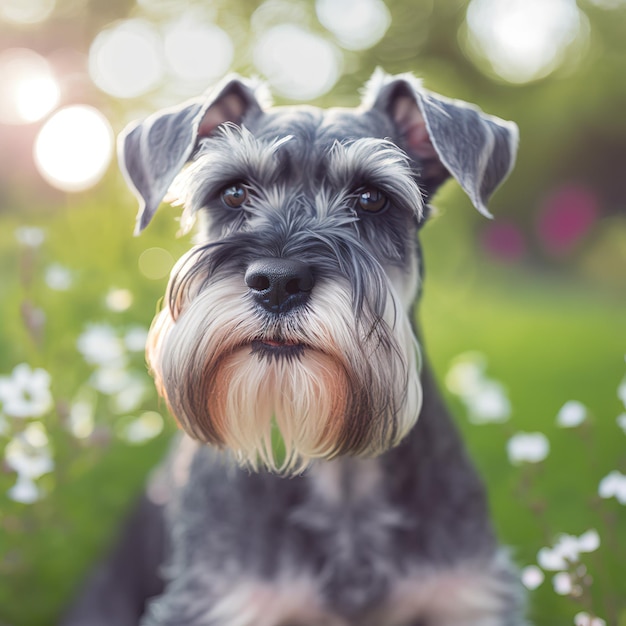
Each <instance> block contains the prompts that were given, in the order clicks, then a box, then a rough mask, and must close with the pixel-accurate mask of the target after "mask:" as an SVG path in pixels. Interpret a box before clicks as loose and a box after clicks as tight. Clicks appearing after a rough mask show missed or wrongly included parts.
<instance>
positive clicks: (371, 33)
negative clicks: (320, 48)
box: [315, 0, 391, 50]
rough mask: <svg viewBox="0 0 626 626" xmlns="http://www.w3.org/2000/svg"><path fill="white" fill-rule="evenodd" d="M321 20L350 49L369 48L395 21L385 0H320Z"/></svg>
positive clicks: (317, 9) (318, 5) (318, 9)
mask: <svg viewBox="0 0 626 626" xmlns="http://www.w3.org/2000/svg"><path fill="white" fill-rule="evenodd" d="M315 10H316V12H317V17H318V19H319V21H320V23H321V24H322V25H323V26H324V27H326V28H327V29H328V30H329V31H330V32H331V33H333V35H335V37H336V38H337V40H338V41H339V43H340V45H341V46H343V47H344V48H346V49H348V50H365V49H366V48H371V47H372V46H373V45H375V44H376V43H378V42H379V41H380V40H381V39H382V38H383V36H384V34H385V33H386V32H387V29H388V28H389V25H390V24H391V16H390V14H389V9H388V8H387V6H386V5H385V3H384V2H382V1H381V0H317V1H316V3H315Z"/></svg>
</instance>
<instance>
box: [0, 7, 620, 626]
mask: <svg viewBox="0 0 626 626" xmlns="http://www.w3.org/2000/svg"><path fill="white" fill-rule="evenodd" d="M378 66H380V67H382V68H384V69H385V70H386V71H387V72H389V73H400V72H413V73H415V74H416V75H418V76H420V77H422V78H423V80H424V84H425V86H426V87H427V88H429V89H431V90H433V91H436V92H438V93H441V94H444V95H447V96H451V97H456V98H460V99H463V100H467V101H470V102H475V103H477V104H478V105H479V106H481V108H483V109H484V110H485V111H487V112H489V113H493V114H495V115H498V116H500V117H503V118H505V119H512V120H515V121H516V122H517V123H518V125H519V127H520V135H521V141H520V152H519V158H518V164H517V167H516V169H515V170H514V172H513V174H512V175H511V177H510V178H509V180H508V181H507V182H506V184H505V185H504V186H503V188H502V189H501V190H500V191H498V193H497V194H496V195H495V197H494V198H493V200H492V202H491V205H490V208H491V210H492V212H493V213H494V214H495V216H496V219H494V220H491V221H490V220H486V219H484V218H483V217H481V216H480V215H478V213H477V212H476V211H474V210H473V209H472V207H471V205H470V203H469V201H468V200H467V199H466V198H465V197H464V196H463V194H462V192H461V191H460V189H459V188H458V186H457V185H456V184H454V183H448V184H447V185H445V186H444V188H443V189H442V190H441V191H440V193H439V194H438V196H437V198H436V201H435V203H434V204H435V206H436V208H437V212H436V215H435V217H434V218H433V219H432V220H431V223H429V224H428V225H427V227H426V228H425V229H424V231H423V245H424V248H425V263H426V285H425V289H424V299H423V302H422V306H421V310H420V318H421V320H420V322H421V324H422V327H423V329H424V335H425V336H426V342H427V345H426V349H427V350H428V353H429V356H430V358H431V360H432V361H433V363H434V367H435V369H436V371H437V373H438V375H439V378H440V380H441V381H442V385H443V386H444V387H445V393H446V394H447V396H448V399H449V402H450V403H451V405H452V407H453V409H454V411H455V415H456V417H457V418H458V419H457V421H458V423H459V426H460V428H461V429H462V430H463V432H464V434H465V436H466V439H467V442H468V446H469V448H470V451H471V453H472V455H473V457H474V458H475V460H476V463H477V464H478V466H479V469H480V471H481V472H482V474H483V476H484V477H485V480H486V481H487V483H488V486H489V490H490V496H491V506H492V509H493V513H494V518H495V523H496V526H497V530H498V533H499V534H500V536H501V538H502V540H503V541H504V542H505V543H506V544H508V545H510V546H511V550H512V554H513V556H514V558H515V560H516V561H517V562H518V563H519V565H520V568H521V569H522V572H523V575H524V583H525V584H526V586H527V588H528V589H529V600H530V616H531V618H532V619H533V620H534V622H535V623H536V624H538V625H545V626H548V625H549V626H559V625H561V624H564V625H565V624H577V625H578V626H581V625H582V626H586V625H590V626H602V624H611V625H620V626H625V625H626V565H624V563H626V509H625V505H626V476H625V474H626V363H625V360H624V359H625V355H626V1H624V0H579V1H578V2H576V1H575V0H470V1H467V0H440V1H437V2H435V1H434V0H410V1H409V0H384V1H383V0H316V1H313V0H266V1H265V2H258V1H256V0H255V1H253V0H202V1H200V0H197V1H194V0H188V1H186V2H182V1H180V0H107V1H106V2H105V1H104V0H0V625H2V626H7V625H11V626H40V625H41V626H44V625H49V624H54V623H55V622H56V619H57V617H58V615H59V613H60V611H61V610H62V608H63V606H64V605H65V604H66V603H67V601H68V599H69V598H70V597H71V594H72V593H73V591H74V590H75V587H76V585H77V584H79V581H80V580H81V578H82V576H83V575H84V573H85V572H86V571H87V569H88V568H89V566H90V564H91V563H93V562H94V560H95V559H96V558H97V556H98V554H100V553H101V552H102V551H103V550H105V549H106V546H107V545H108V542H109V541H110V540H111V538H112V537H113V536H114V533H115V528H116V526H117V524H118V522H119V521H120V520H121V519H122V518H123V516H124V513H125V511H126V510H127V508H128V506H129V503H130V502H131V501H132V499H133V498H134V497H135V496H136V494H137V493H138V491H139V490H140V489H141V486H142V484H143V482H144V480H145V477H146V475H147V473H148V472H149V470H150V468H151V467H152V466H154V464H155V463H157V462H158V459H159V458H160V456H161V455H162V454H163V452H164V451H165V449H166V447H167V442H168V440H169V438H170V437H171V435H172V433H173V431H174V428H173V426H172V425H171V420H170V418H169V417H168V416H167V414H166V411H165V407H164V406H163V405H162V404H160V403H159V401H158V400H157V398H156V395H155V392H154V391H153V388H152V385H151V381H150V379H149V377H148V375H147V373H146V368H145V364H144V357H143V347H144V343H145V334H146V331H147V328H148V326H149V324H150V321H151V319H152V316H153V315H154V312H155V307H156V303H157V301H158V299H159V298H160V297H161V296H162V294H163V291H164V289H165V284H166V281H167V276H168V273H169V270H170V269H171V267H172V264H173V263H174V261H175V259H176V258H178V256H180V255H181V254H182V253H183V252H184V251H185V250H186V249H187V248H188V246H189V238H187V237H184V238H177V237H176V233H177V230H178V224H177V221H176V218H177V217H178V216H179V214H180V210H179V209H173V208H170V207H168V206H165V207H163V208H162V209H161V211H160V213H158V214H157V217H156V219H155V221H154V222H153V223H152V224H151V225H150V227H149V228H148V229H147V231H146V232H145V233H144V234H143V235H142V236H141V237H140V238H133V237H132V232H133V225H134V218H135V211H136V204H135V200H134V198H133V197H132V195H131V194H130V193H129V191H128V190H127V188H126V187H125V185H124V183H123V181H122V180H121V176H120V174H119V173H118V170H117V167H116V164H115V157H114V152H115V149H114V137H115V135H116V134H117V133H118V132H119V131H120V130H121V129H122V128H123V127H124V125H125V124H126V123H127V122H129V121H131V120H133V119H135V118H138V117H142V116H145V115H147V114H149V113H151V112H153V111H154V110H156V109H158V108H161V107H164V106H168V105H171V104H176V103H178V102H181V101H182V100H184V99H186V98H189V97H192V96H195V95H198V94H199V93H201V92H202V91H204V90H205V89H206V88H207V87H208V86H210V85H211V84H212V83H213V82H215V81H217V80H218V79H220V78H221V77H223V76H224V75H225V74H226V73H228V72H231V71H235V72H239V73H241V74H243V75H256V76H259V77H261V78H262V79H264V80H266V81H267V82H268V84H269V86H270V88H271V91H272V93H273V95H274V98H275V102H276V103H277V104H291V103H299V102H303V101H306V102H313V103H314V104H318V105H321V106H337V105H338V106H355V105H357V104H358V102H359V90H360V89H361V88H362V86H363V84H364V83H365V82H366V81H367V79H368V78H369V76H370V75H371V74H372V72H373V71H374V69H375V68H376V67H378Z"/></svg>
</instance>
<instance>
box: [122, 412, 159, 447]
mask: <svg viewBox="0 0 626 626" xmlns="http://www.w3.org/2000/svg"><path fill="white" fill-rule="evenodd" d="M162 430H163V418H162V417H161V415H160V414H159V413H157V412H156V411H146V412H145V413H143V414H142V415H140V416H139V417H138V418H137V419H134V420H132V421H130V422H129V421H126V420H121V422H120V424H118V426H117V428H116V431H117V434H118V436H119V437H120V438H121V439H124V440H125V441H126V442H128V443H131V444H142V443H145V442H146V441H150V439H154V438H155V437H156V436H157V435H159V434H160V433H161V431H162Z"/></svg>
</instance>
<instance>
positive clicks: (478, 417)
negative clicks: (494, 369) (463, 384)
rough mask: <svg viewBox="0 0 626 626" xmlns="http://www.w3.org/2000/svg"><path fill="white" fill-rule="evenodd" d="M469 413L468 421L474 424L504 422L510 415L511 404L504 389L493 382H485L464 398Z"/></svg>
mask: <svg viewBox="0 0 626 626" xmlns="http://www.w3.org/2000/svg"><path fill="white" fill-rule="evenodd" d="M464 401H465V404H466V406H467V408H468V411H469V420H470V422H472V423H474V424H486V423H489V422H505V421H506V420H507V419H508V418H509V416H510V415H511V403H510V402H509V399H508V398H507V396H506V392H505V391H504V387H503V386H502V385H501V384H500V383H498V382H496V381H494V380H485V381H483V383H482V385H481V386H480V387H479V388H477V389H476V390H475V392H474V393H473V394H469V395H467V396H465V397H464Z"/></svg>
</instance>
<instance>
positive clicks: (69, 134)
mask: <svg viewBox="0 0 626 626" xmlns="http://www.w3.org/2000/svg"><path fill="white" fill-rule="evenodd" d="M112 156H113V130H112V128H111V125H110V124H109V122H108V120H107V119H106V118H105V117H104V115H103V114H102V113H100V111H98V110H97V109H94V108H93V107H89V106H85V105H74V106H70V107H66V108H64V109H60V110H59V111H57V112H56V113H55V114H54V115H53V116H52V117H51V118H50V119H49V120H48V121H47V122H46V123H45V124H44V126H43V127H42V129H41V131H40V132H39V134H38V135H37V139H36V141H35V162H36V165H37V169H38V170H39V172H40V174H41V175H42V176H43V177H44V178H45V180H46V181H48V183H50V185H52V186H53V187H56V188H57V189H61V190H63V191H82V190H84V189H88V188H89V187H92V186H93V185H95V184H96V183H97V182H98V181H99V180H100V178H102V176H103V175H104V173H105V171H106V169H107V167H108V166H109V163H110V162H111V158H112Z"/></svg>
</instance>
